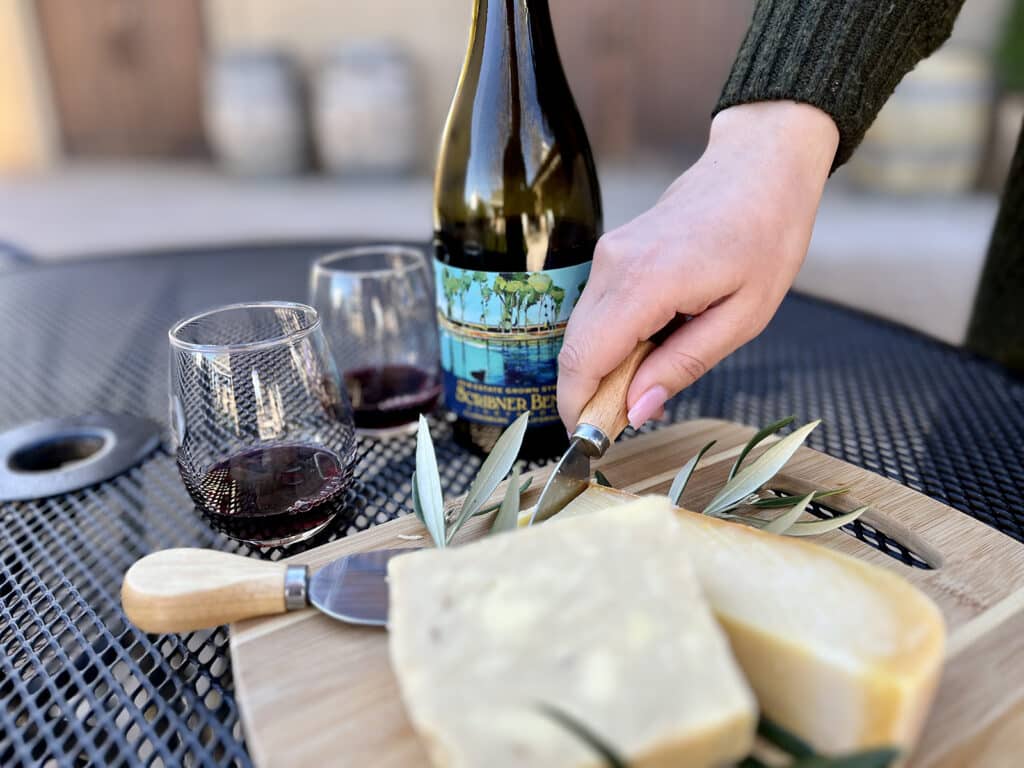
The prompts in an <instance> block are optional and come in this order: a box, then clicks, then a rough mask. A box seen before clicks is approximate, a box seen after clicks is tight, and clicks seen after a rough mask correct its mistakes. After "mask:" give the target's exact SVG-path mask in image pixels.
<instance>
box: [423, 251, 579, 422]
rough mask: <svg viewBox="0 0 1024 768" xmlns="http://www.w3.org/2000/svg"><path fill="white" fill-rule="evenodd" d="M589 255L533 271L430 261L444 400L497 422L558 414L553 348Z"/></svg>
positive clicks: (473, 416) (465, 413)
mask: <svg viewBox="0 0 1024 768" xmlns="http://www.w3.org/2000/svg"><path fill="white" fill-rule="evenodd" d="M589 275H590V262H589V261H587V262H584V263H582V264H577V265H574V266H571V267H562V268H560V269H548V270H543V271H540V272H479V271H473V270H469V269H457V268H455V267H450V266H448V265H447V264H443V263H442V262H440V261H436V260H435V261H434V277H435V281H434V282H435V285H436V288H437V319H438V326H439V327H440V333H441V369H442V371H443V374H444V392H445V404H446V405H447V407H448V410H450V411H451V412H453V413H455V414H456V415H458V416H460V417H462V418H464V419H466V420H467V421H474V422H478V423H481V424H493V425H495V426H504V425H507V424H511V423H512V422H513V421H515V419H516V417H517V416H518V415H519V414H521V413H522V412H523V411H530V424H531V425H533V426H539V425H542V424H553V423H555V422H557V421H558V408H557V407H556V405H555V388H556V383H557V380H558V351H559V350H560V349H561V348H562V336H563V335H564V333H565V325H566V323H567V322H568V321H569V313H570V312H572V309H573V307H575V306H576V302H577V301H578V300H579V297H580V293H581V292H582V291H583V286H584V285H586V282H587V277H588V276H589Z"/></svg>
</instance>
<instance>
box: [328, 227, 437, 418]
mask: <svg viewBox="0 0 1024 768" xmlns="http://www.w3.org/2000/svg"><path fill="white" fill-rule="evenodd" d="M309 291H310V301H311V303H312V304H313V306H315V307H316V309H317V311H318V312H319V313H320V316H321V317H322V318H323V323H324V332H325V334H326V335H327V341H328V343H329V344H330V347H331V350H332V351H333V352H334V357H335V359H336V360H337V361H338V364H339V365H340V366H341V367H342V369H343V370H344V374H345V385H346V388H347V390H348V394H349V397H350V399H351V402H352V409H353V418H354V421H355V425H356V429H357V430H358V431H359V433H360V434H366V435H369V436H372V437H384V436H388V435H393V434H407V433H409V432H411V431H414V430H415V429H416V421H417V417H418V416H419V414H421V413H426V412H428V411H430V410H431V409H432V408H433V407H434V404H435V403H436V402H437V396H438V394H440V391H441V381H440V372H439V364H440V362H439V361H440V358H439V355H438V343H437V317H436V310H435V309H434V295H433V289H432V283H431V277H430V270H429V268H428V264H427V260H426V258H425V257H424V255H423V252H422V251H420V250H417V249H415V248H409V247H406V246H401V245H373V246H366V247H362V248H350V249H347V250H343V251H337V252H336V253H331V254H328V255H326V256H324V257H322V258H320V259H318V260H317V261H316V263H315V264H314V265H313V269H312V273H311V276H310V289H309Z"/></svg>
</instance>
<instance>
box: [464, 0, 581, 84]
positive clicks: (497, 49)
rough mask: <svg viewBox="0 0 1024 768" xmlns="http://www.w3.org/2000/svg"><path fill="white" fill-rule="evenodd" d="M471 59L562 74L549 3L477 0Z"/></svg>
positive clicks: (544, 0) (519, 0)
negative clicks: (550, 68) (552, 65)
mask: <svg viewBox="0 0 1024 768" xmlns="http://www.w3.org/2000/svg"><path fill="white" fill-rule="evenodd" d="M469 50H470V56H471V57H472V58H478V59H489V60H492V61H494V60H505V61H507V62H509V64H510V66H511V67H512V68H513V70H514V69H518V67H520V66H524V65H526V64H527V62H531V60H532V62H531V64H530V66H533V67H538V68H543V69H548V67H549V66H550V65H551V64H554V66H555V67H556V68H557V70H558V71H559V72H560V71H561V63H560V62H559V61H558V52H557V49H556V47H555V31H554V27H553V26H552V24H551V12H550V10H549V8H548V2H547V0H474V4H473V30H472V34H471V37H470V44H469Z"/></svg>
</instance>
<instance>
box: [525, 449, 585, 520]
mask: <svg viewBox="0 0 1024 768" xmlns="http://www.w3.org/2000/svg"><path fill="white" fill-rule="evenodd" d="M589 483H590V456H589V454H588V453H587V447H586V445H585V444H584V443H583V441H582V440H580V439H579V438H578V437H574V438H573V439H572V442H571V443H569V449H568V450H567V451H566V452H565V454H564V455H563V456H562V458H561V459H560V460H559V462H558V464H557V465H556V466H555V468H554V470H553V471H552V472H551V476H550V477H548V481H547V483H545V484H544V490H543V491H541V494H540V499H539V500H538V501H537V507H536V511H534V513H533V522H541V521H542V520H547V519H548V518H549V517H552V516H553V515H556V514H558V513H559V512H561V511H562V509H564V508H565V505H566V504H568V503H569V502H570V501H572V500H573V499H575V498H576V497H577V496H579V495H580V494H581V493H583V491H585V490H586V488H587V485H588V484H589Z"/></svg>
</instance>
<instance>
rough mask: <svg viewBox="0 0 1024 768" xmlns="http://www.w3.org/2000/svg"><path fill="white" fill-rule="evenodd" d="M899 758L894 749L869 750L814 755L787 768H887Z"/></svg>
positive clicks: (897, 751)
mask: <svg viewBox="0 0 1024 768" xmlns="http://www.w3.org/2000/svg"><path fill="white" fill-rule="evenodd" d="M899 756H900V753H899V750H896V749H888V748H886V749H869V750H867V751H865V752H857V753H855V754H852V755H837V756H835V757H825V756H824V755H814V756H812V757H805V758H803V759H801V760H797V761H796V762H794V763H791V764H790V766H789V768H888V766H890V765H892V763H893V761H894V760H896V758H898V757H899Z"/></svg>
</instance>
